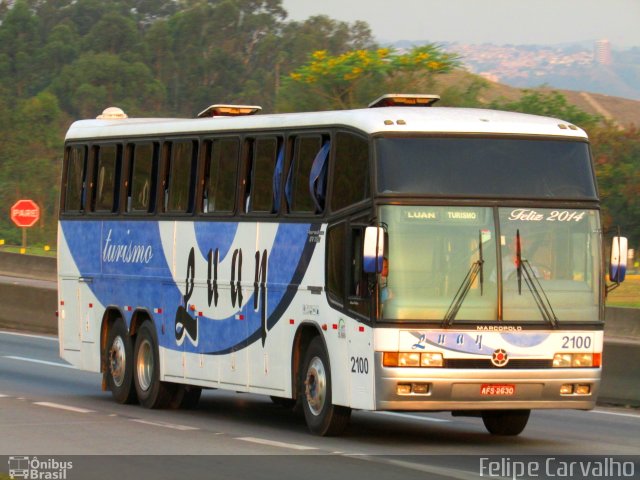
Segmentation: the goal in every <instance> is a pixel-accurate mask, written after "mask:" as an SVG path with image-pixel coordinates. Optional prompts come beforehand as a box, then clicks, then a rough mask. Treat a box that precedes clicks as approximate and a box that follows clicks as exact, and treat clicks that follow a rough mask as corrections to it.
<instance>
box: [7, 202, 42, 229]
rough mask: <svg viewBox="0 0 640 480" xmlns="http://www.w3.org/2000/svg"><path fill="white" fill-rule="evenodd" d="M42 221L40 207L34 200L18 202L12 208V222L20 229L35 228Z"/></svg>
mask: <svg viewBox="0 0 640 480" xmlns="http://www.w3.org/2000/svg"><path fill="white" fill-rule="evenodd" d="M39 219H40V207H39V206H38V204H37V203H36V202H34V201H33V200H26V199H25V200H18V201H17V202H16V203H14V204H13V206H12V207H11V220H13V223H15V224H16V225H17V226H19V227H33V226H34V225H35V223H36V222H37V221H38V220H39Z"/></svg>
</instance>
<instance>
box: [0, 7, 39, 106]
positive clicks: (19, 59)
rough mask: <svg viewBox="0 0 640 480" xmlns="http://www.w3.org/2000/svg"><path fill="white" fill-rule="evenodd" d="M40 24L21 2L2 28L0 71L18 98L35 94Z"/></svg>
mask: <svg viewBox="0 0 640 480" xmlns="http://www.w3.org/2000/svg"><path fill="white" fill-rule="evenodd" d="M39 24H40V22H39V20H38V18H37V17H36V16H35V15H34V14H33V12H32V11H31V10H30V9H29V6H28V5H27V3H26V2H25V1H24V0H18V1H17V2H16V3H15V4H14V6H13V8H11V9H10V10H9V11H8V12H7V13H6V15H5V16H4V19H3V21H2V24H1V25H0V65H1V66H0V68H1V70H2V71H4V72H5V75H3V82H4V83H5V85H6V86H7V87H9V88H10V89H11V90H12V91H13V93H14V94H15V95H16V96H17V97H23V96H28V95H29V94H32V93H34V90H35V88H34V87H35V86H36V85H38V84H39V82H38V79H39V77H38V70H39V69H38V64H37V63H36V62H34V61H33V59H34V58H35V57H37V51H38V48H39V47H40V44H41V36H40V28H39Z"/></svg>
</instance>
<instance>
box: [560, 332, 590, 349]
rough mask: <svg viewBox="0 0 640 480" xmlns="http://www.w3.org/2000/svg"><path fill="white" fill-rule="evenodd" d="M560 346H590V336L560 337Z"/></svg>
mask: <svg viewBox="0 0 640 480" xmlns="http://www.w3.org/2000/svg"><path fill="white" fill-rule="evenodd" d="M562 348H591V337H583V336H581V335H578V336H573V337H566V336H565V337H562Z"/></svg>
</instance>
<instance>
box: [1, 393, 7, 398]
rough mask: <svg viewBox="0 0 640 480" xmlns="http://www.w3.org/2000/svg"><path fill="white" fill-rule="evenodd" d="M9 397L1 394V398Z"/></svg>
mask: <svg viewBox="0 0 640 480" xmlns="http://www.w3.org/2000/svg"><path fill="white" fill-rule="evenodd" d="M8 396H9V395H5V394H3V393H0V398H7V397H8Z"/></svg>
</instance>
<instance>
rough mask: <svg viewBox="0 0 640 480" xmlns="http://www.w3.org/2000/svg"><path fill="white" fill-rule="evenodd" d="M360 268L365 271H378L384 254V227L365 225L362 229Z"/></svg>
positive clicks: (380, 269)
mask: <svg viewBox="0 0 640 480" xmlns="http://www.w3.org/2000/svg"><path fill="white" fill-rule="evenodd" d="M362 253H363V255H362V261H363V265H362V269H363V270H364V272H365V273H380V272H381V271H382V260H383V254H384V229H383V228H382V227H367V228H366V229H365V231H364V251H363V252H362Z"/></svg>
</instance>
